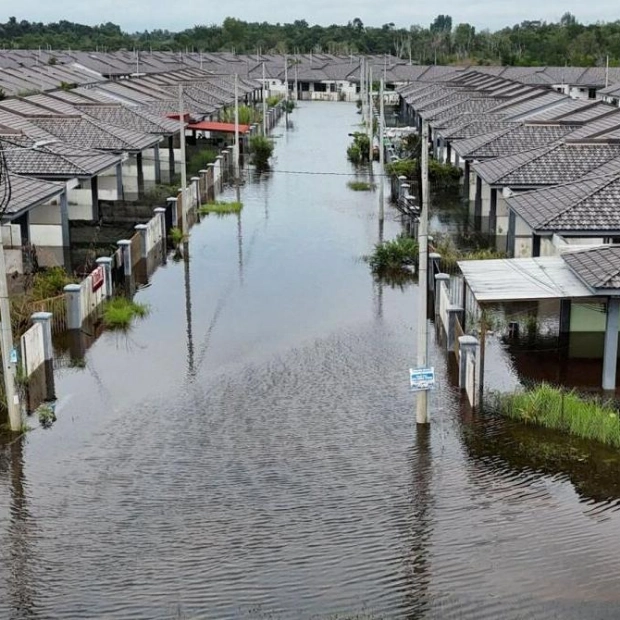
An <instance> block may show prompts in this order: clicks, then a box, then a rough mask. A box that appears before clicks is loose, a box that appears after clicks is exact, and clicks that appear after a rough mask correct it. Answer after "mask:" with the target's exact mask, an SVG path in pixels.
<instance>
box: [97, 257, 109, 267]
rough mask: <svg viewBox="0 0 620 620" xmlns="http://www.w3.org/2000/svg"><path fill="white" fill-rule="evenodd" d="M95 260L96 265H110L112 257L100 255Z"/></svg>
mask: <svg viewBox="0 0 620 620" xmlns="http://www.w3.org/2000/svg"><path fill="white" fill-rule="evenodd" d="M95 262H96V263H97V264H98V265H111V264H112V257H111V256H100V257H99V258H98V259H97V260H96V261H95Z"/></svg>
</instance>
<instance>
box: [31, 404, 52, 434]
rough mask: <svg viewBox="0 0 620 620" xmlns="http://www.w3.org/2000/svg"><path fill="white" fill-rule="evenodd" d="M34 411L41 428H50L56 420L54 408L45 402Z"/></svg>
mask: <svg viewBox="0 0 620 620" xmlns="http://www.w3.org/2000/svg"><path fill="white" fill-rule="evenodd" d="M35 413H36V415H37V417H38V418H39V424H40V425H41V426H42V427H43V428H50V426H52V424H54V422H56V412H55V411H54V408H53V407H52V406H51V405H49V404H47V403H44V404H42V405H39V407H38V408H37V409H36V411H35Z"/></svg>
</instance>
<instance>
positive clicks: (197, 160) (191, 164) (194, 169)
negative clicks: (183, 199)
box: [175, 149, 218, 195]
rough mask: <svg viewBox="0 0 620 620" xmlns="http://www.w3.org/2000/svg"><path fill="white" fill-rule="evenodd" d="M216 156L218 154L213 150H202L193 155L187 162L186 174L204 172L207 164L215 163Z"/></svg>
mask: <svg viewBox="0 0 620 620" xmlns="http://www.w3.org/2000/svg"><path fill="white" fill-rule="evenodd" d="M217 156H218V152H217V151H216V150H214V149H203V150H202V151H198V152H197V153H194V154H193V155H191V156H190V158H189V161H188V162H187V174H191V175H196V174H198V172H199V171H200V170H205V169H206V168H207V166H208V165H209V164H212V163H213V162H214V161H215V159H216V157H217ZM175 195H176V194H175Z"/></svg>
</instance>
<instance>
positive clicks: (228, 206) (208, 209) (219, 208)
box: [198, 200, 243, 215]
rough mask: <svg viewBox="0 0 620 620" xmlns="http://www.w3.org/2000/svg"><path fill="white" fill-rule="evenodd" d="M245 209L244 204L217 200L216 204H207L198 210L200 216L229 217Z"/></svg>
mask: <svg viewBox="0 0 620 620" xmlns="http://www.w3.org/2000/svg"><path fill="white" fill-rule="evenodd" d="M241 209H243V203H242V202H225V201H223V200H216V201H215V202H207V203H206V204H204V205H201V207H200V208H199V209H198V212H199V213H200V215H209V214H210V213H215V214H216V215H228V214H229V213H239V212H240V211H241Z"/></svg>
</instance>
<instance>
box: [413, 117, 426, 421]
mask: <svg viewBox="0 0 620 620" xmlns="http://www.w3.org/2000/svg"><path fill="white" fill-rule="evenodd" d="M421 162H422V209H421V210H420V224H419V226H418V248H419V265H418V296H419V306H420V307H419V311H418V368H426V367H427V365H428V359H427V358H428V329H427V325H426V323H427V321H426V305H427V299H426V298H427V294H428V286H427V283H426V282H427V279H428V276H427V270H428V122H427V121H426V120H423V121H422V157H421ZM427 397H428V394H427V390H420V391H419V392H418V397H417V413H416V422H417V423H418V424H428V422H429V419H428V398H427Z"/></svg>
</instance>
